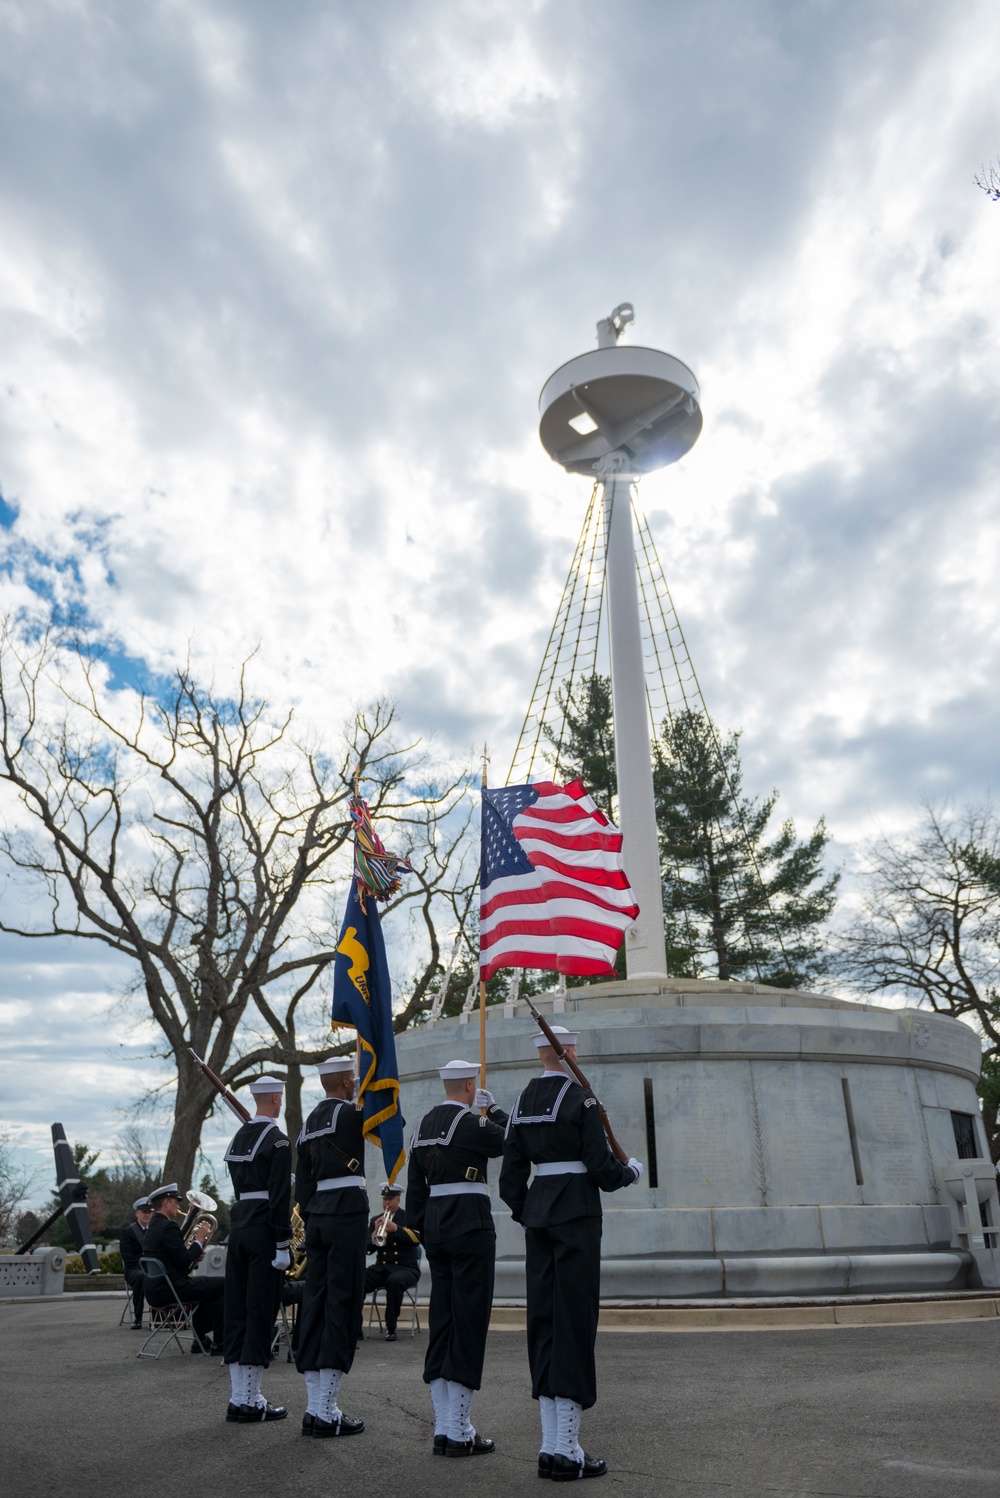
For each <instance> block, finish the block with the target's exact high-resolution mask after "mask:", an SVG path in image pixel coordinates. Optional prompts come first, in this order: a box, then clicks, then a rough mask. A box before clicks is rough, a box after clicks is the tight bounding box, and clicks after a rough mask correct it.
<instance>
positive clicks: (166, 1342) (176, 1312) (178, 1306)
mask: <svg viewBox="0 0 1000 1498" xmlns="http://www.w3.org/2000/svg"><path fill="white" fill-rule="evenodd" d="M139 1264H140V1266H141V1268H142V1272H143V1274H144V1275H145V1276H146V1285H147V1287H148V1286H150V1285H153V1284H155V1283H156V1282H157V1281H158V1280H163V1281H164V1282H165V1284H166V1285H167V1286H168V1288H169V1290H170V1296H171V1302H172V1303H171V1304H168V1305H165V1306H153V1305H151V1306H150V1308H149V1324H150V1326H151V1327H152V1330H151V1331H150V1334H149V1336H148V1337H147V1338H146V1340H145V1342H143V1344H142V1346H141V1347H140V1348H139V1351H138V1352H137V1353H136V1357H137V1358H156V1359H159V1358H160V1356H161V1355H162V1353H163V1352H164V1350H165V1349H166V1348H167V1347H169V1346H170V1343H171V1342H176V1343H177V1351H178V1352H183V1351H184V1348H183V1346H182V1345H181V1337H180V1334H181V1333H182V1332H190V1334H191V1345H192V1347H193V1346H194V1344H195V1342H197V1344H198V1346H199V1347H200V1348H201V1350H202V1352H204V1353H207V1352H208V1348H207V1347H206V1346H205V1344H204V1342H203V1341H202V1340H201V1338H200V1337H199V1335H198V1333H197V1332H196V1331H195V1329H194V1311H195V1308H194V1305H193V1304H192V1303H190V1302H188V1303H187V1304H185V1303H184V1301H182V1300H181V1298H180V1296H179V1295H178V1294H177V1290H176V1289H175V1287H174V1283H173V1281H172V1280H171V1279H170V1278H169V1276H168V1274H167V1271H166V1270H165V1269H164V1267H163V1265H162V1263H161V1262H160V1260H159V1259H147V1258H142V1259H140V1260H139ZM147 1293H148V1292H147ZM157 1337H159V1338H161V1339H162V1340H161V1341H160V1342H159V1343H158V1345H157V1348H156V1351H155V1352H147V1351H146V1348H147V1347H148V1346H149V1344H150V1343H151V1342H154V1341H155V1340H156V1338H157Z"/></svg>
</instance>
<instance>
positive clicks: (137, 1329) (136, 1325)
mask: <svg viewBox="0 0 1000 1498" xmlns="http://www.w3.org/2000/svg"><path fill="white" fill-rule="evenodd" d="M132 1330H133V1331H134V1332H141V1331H144V1330H145V1328H144V1326H143V1324H142V1322H141V1321H133V1322H132Z"/></svg>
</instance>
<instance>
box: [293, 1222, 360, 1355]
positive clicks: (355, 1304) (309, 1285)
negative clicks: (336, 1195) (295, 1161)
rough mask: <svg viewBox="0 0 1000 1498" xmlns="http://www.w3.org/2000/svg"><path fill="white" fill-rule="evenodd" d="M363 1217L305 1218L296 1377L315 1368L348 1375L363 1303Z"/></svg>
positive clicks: (358, 1330)
mask: <svg viewBox="0 0 1000 1498" xmlns="http://www.w3.org/2000/svg"><path fill="white" fill-rule="evenodd" d="M367 1239H368V1217H367V1214H366V1213H363V1212H359V1213H357V1215H353V1216H350V1217H346V1216H331V1217H321V1216H318V1215H314V1214H309V1215H308V1216H307V1218H306V1288H305V1294H304V1295H303V1297H302V1310H301V1313H300V1315H299V1347H298V1352H297V1353H296V1356H295V1366H296V1367H297V1368H298V1370H299V1372H300V1373H308V1372H310V1371H311V1370H313V1369H316V1368H339V1369H340V1370H341V1372H343V1373H348V1372H350V1368H351V1364H352V1363H353V1362H354V1349H355V1347H356V1346H357V1341H358V1333H359V1332H360V1330H361V1311H362V1307H363V1306H364V1303H365V1243H366V1241H367Z"/></svg>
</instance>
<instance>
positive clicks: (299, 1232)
mask: <svg viewBox="0 0 1000 1498" xmlns="http://www.w3.org/2000/svg"><path fill="white" fill-rule="evenodd" d="M288 1246H289V1248H290V1249H291V1259H292V1262H291V1264H289V1266H288V1268H287V1269H286V1270H285V1278H286V1279H289V1280H300V1279H301V1278H302V1276H303V1275H304V1274H305V1272H306V1225H305V1221H304V1219H303V1217H302V1213H301V1212H300V1211H299V1208H298V1203H296V1205H295V1206H294V1207H293V1208H292V1237H291V1241H290V1243H289V1245H288Z"/></svg>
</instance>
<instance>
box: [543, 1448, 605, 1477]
mask: <svg viewBox="0 0 1000 1498" xmlns="http://www.w3.org/2000/svg"><path fill="white" fill-rule="evenodd" d="M607 1470H608V1464H607V1462H602V1461H601V1460H600V1459H599V1458H598V1457H596V1456H588V1455H587V1453H586V1452H584V1453H583V1465H582V1466H581V1465H580V1463H579V1462H571V1461H570V1459H569V1457H568V1456H559V1455H558V1453H557V1454H556V1455H555V1456H554V1457H553V1458H552V1481H553V1482H575V1481H576V1479H577V1478H578V1477H603V1476H604V1474H605V1472H607Z"/></svg>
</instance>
